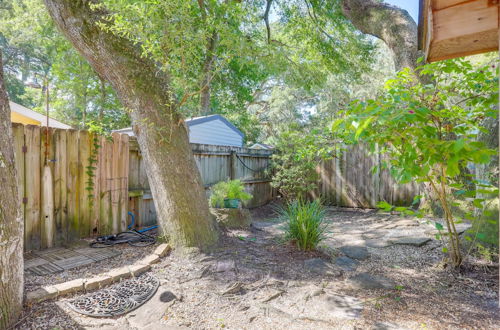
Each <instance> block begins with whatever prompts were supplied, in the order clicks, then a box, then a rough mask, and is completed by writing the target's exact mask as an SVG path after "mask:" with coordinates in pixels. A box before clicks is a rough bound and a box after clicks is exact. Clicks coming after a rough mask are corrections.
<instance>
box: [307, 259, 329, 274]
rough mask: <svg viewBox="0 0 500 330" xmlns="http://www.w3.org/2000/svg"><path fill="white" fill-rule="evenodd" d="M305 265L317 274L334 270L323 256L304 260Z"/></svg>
mask: <svg viewBox="0 0 500 330" xmlns="http://www.w3.org/2000/svg"><path fill="white" fill-rule="evenodd" d="M304 267H305V268H306V269H307V270H308V271H310V272H312V273H315V274H325V273H328V272H330V271H331V270H332V268H331V264H330V263H329V262H327V261H325V260H323V259H321V258H312V259H307V260H305V261H304Z"/></svg>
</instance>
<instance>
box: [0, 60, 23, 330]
mask: <svg viewBox="0 0 500 330" xmlns="http://www.w3.org/2000/svg"><path fill="white" fill-rule="evenodd" d="M12 146H13V141H12V127H11V122H10V107H9V100H8V98H7V92H6V89H5V85H4V79H3V67H2V54H1V52H0V187H1V188H0V329H6V328H7V327H8V326H9V325H12V323H13V322H14V321H15V320H16V319H17V318H18V316H19V314H20V313H21V310H22V303H23V286H24V273H23V268H24V267H23V235H24V234H23V226H24V224H23V219H22V217H21V212H20V210H21V209H20V204H19V198H18V195H17V194H18V192H17V179H16V167H15V164H14V150H13V148H12Z"/></svg>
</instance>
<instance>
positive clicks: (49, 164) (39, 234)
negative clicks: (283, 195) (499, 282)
mask: <svg viewBox="0 0 500 330" xmlns="http://www.w3.org/2000/svg"><path fill="white" fill-rule="evenodd" d="M12 127H13V135H14V149H15V155H16V169H17V173H18V181H19V182H18V188H19V198H20V200H21V201H22V205H21V211H22V216H23V219H24V224H25V248H26V250H37V249H44V248H47V247H52V246H61V245H64V244H65V243H67V242H71V241H73V240H76V239H79V238H84V237H91V236H97V235H107V234H111V233H117V232H120V231H124V230H126V228H127V223H128V222H129V220H128V212H129V211H130V212H132V213H133V214H134V215H135V222H136V226H146V225H150V224H153V223H155V222H156V212H155V207H154V203H153V198H152V196H151V192H150V187H149V182H148V178H147V175H146V170H145V166H144V161H143V159H142V157H141V153H140V150H139V148H138V145H137V141H136V139H135V137H130V138H129V136H128V135H126V134H118V133H114V134H113V135H112V136H111V137H110V138H106V137H102V136H97V135H94V134H92V133H89V132H87V131H78V130H64V129H52V128H51V129H50V130H49V135H48V137H49V138H48V140H47V130H46V128H45V127H39V126H31V125H28V126H24V125H21V124H13V126H12ZM47 141H48V143H47ZM191 146H192V150H193V153H194V157H195V159H196V163H197V165H198V169H199V170H200V174H201V177H202V180H203V183H204V185H205V188H206V191H207V197H208V195H209V191H210V187H211V186H212V185H214V184H215V183H217V182H219V181H224V180H227V179H240V180H241V181H242V182H243V183H244V184H245V189H246V191H247V192H249V193H250V194H252V195H253V198H252V199H251V200H250V201H248V202H247V203H246V206H247V207H256V206H261V205H264V204H266V203H268V202H269V201H270V200H272V199H273V198H274V197H276V191H275V189H273V188H272V187H271V182H270V181H271V180H270V178H269V171H268V169H269V166H270V162H271V154H272V152H270V151H268V150H259V149H249V148H237V147H226V146H215V145H202V144H191ZM382 160H383V156H380V155H373V156H369V155H368V153H367V151H366V150H365V149H364V148H363V146H361V145H357V146H353V147H350V149H348V150H347V151H344V152H342V153H339V156H338V157H337V158H333V159H331V160H329V161H325V162H323V163H322V164H321V165H320V166H319V167H318V172H319V174H320V182H319V188H318V189H317V191H316V192H315V195H316V196H320V195H321V196H322V197H323V198H324V200H325V202H326V203H328V204H331V205H338V206H348V207H375V206H376V204H377V202H379V201H381V200H386V201H387V202H389V203H392V204H396V205H398V204H406V205H408V204H409V203H411V201H412V200H413V197H414V196H415V195H416V194H418V186H417V185H416V184H407V185H398V184H396V182H395V181H394V179H393V178H392V177H391V176H390V174H389V173H388V171H386V170H379V171H376V172H372V171H371V170H372V168H373V166H374V165H376V164H380V163H381V161H382Z"/></svg>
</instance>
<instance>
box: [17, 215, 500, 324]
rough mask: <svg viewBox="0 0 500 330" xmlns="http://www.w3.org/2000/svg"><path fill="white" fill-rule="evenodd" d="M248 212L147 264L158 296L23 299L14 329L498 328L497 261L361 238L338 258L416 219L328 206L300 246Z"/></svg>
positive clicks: (435, 245)
mask: <svg viewBox="0 0 500 330" xmlns="http://www.w3.org/2000/svg"><path fill="white" fill-rule="evenodd" d="M252 214H253V218H254V223H253V224H252V227H251V228H250V229H249V230H230V231H225V232H223V233H222V234H221V237H220V244H219V246H218V247H217V249H215V250H214V251H213V252H211V253H207V254H203V253H196V252H192V253H189V254H186V253H182V254H181V253H180V252H179V251H174V252H173V253H172V254H171V255H169V256H168V257H166V258H164V259H162V261H161V262H160V263H159V264H156V265H154V266H153V269H152V273H153V274H154V275H156V276H157V277H158V278H159V279H160V282H161V285H160V289H159V291H158V292H157V295H155V296H154V297H153V298H152V299H151V301H149V302H147V303H146V304H145V305H143V306H142V307H140V308H139V309H137V310H136V311H134V312H131V313H129V314H127V315H126V316H122V317H118V318H106V319H96V318H89V317H85V316H82V315H79V314H76V313H75V312H73V311H71V310H70V309H69V308H68V307H67V305H66V302H67V301H68V299H71V297H68V298H61V299H59V300H53V301H47V302H44V303H40V304H35V305H33V306H26V309H25V312H24V313H25V314H24V318H23V319H22V321H21V322H20V323H19V325H18V328H19V329H54V328H58V329H81V328H85V329H161V328H168V327H175V328H192V329H215V328H227V329H422V328H426V329H498V328H499V325H500V318H499V315H498V306H497V301H498V294H497V292H498V268H496V267H489V266H484V265H483V266H476V265H477V263H476V262H475V260H473V259H470V260H468V263H467V264H466V265H465V266H464V267H463V269H461V270H460V271H452V270H449V269H444V268H443V266H442V265H443V263H442V259H443V254H442V252H441V248H440V243H439V242H436V241H430V242H428V243H426V244H425V245H423V246H421V247H418V246H412V245H390V246H386V247H378V248H373V247H370V246H368V247H367V250H368V253H369V256H368V258H366V259H363V260H357V261H355V262H352V264H351V266H353V268H352V269H348V270H346V269H345V268H342V267H341V266H339V265H337V264H336V259H337V258H339V257H343V259H342V260H343V261H345V260H346V258H347V257H346V256H345V255H344V254H343V253H342V252H341V249H340V247H342V246H345V245H346V244H353V243H356V244H363V242H365V243H366V242H369V241H371V240H373V239H374V237H375V239H383V237H386V236H384V235H385V234H387V232H386V231H387V230H394V229H397V228H398V226H400V227H401V232H404V233H405V234H411V233H412V232H414V233H421V232H422V231H423V230H424V229H425V228H427V227H422V226H423V225H422V224H418V225H414V224H413V223H411V222H408V221H406V220H407V219H406V220H405V221H406V222H401V221H402V219H401V218H398V217H394V216H390V215H381V214H375V213H374V212H371V211H360V210H349V211H347V210H339V209H333V208H332V209H330V210H329V211H328V219H327V221H328V222H329V228H328V237H327V239H326V240H325V241H324V242H323V243H322V246H321V249H320V251H319V252H309V253H304V252H299V251H297V250H296V248H295V247H294V246H293V245H291V244H289V243H286V242H284V241H283V236H282V235H283V228H282V224H281V223H279V221H277V220H276V219H274V214H273V212H272V207H264V208H259V209H256V210H253V211H252ZM403 220H404V219H403ZM396 223H397V224H398V225H395V224H396ZM384 228H385V229H384ZM412 228H413V229H412ZM383 230H386V231H383ZM394 232H397V231H390V232H389V233H390V234H391V237H392V236H394ZM374 233H377V235H373V234H374ZM382 234H384V235H382ZM377 237H378V238H377ZM123 248H124V249H127V247H123ZM132 250H133V249H132ZM131 253H133V252H131ZM145 253H146V252H145ZM347 260H348V259H347ZM354 278H358V279H361V280H363V281H364V280H368V281H369V280H370V279H372V278H376V279H382V280H383V282H384V283H389V286H387V285H386V286H385V287H383V288H382V287H381V288H380V289H360V288H359V286H356V285H353V279H354ZM362 284H363V283H362ZM368 284H373V283H368Z"/></svg>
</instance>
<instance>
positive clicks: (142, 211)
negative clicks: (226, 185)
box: [128, 137, 276, 226]
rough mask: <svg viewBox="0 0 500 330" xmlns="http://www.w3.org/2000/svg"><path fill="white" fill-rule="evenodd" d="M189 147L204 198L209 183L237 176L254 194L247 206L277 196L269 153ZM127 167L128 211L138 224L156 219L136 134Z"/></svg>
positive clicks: (206, 146)
mask: <svg viewBox="0 0 500 330" xmlns="http://www.w3.org/2000/svg"><path fill="white" fill-rule="evenodd" d="M191 148H192V150H193V154H194V158H195V160H196V164H197V165H198V169H199V170H200V174H201V178H202V180H203V184H204V185H205V189H206V192H207V198H208V195H209V191H210V187H211V186H212V185H214V184H215V183H217V182H219V181H224V180H227V179H240V180H241V181H242V182H243V183H244V184H245V190H246V191H247V192H249V193H250V194H252V195H253V198H252V199H251V200H250V201H248V202H246V203H245V206H246V207H257V206H261V205H264V204H266V203H268V202H269V201H270V200H272V199H273V198H274V197H275V196H276V191H275V190H274V189H273V188H272V187H271V180H270V178H269V173H268V171H267V169H268V168H269V166H270V161H271V155H272V152H270V151H268V150H259V149H249V148H238V147H229V146H217V145H207V144H196V143H192V144H191ZM129 167H130V170H129V181H128V182H129V191H130V200H129V210H130V211H132V212H133V213H134V214H135V216H136V219H135V220H136V223H137V224H138V225H140V226H146V225H150V224H153V223H154V222H155V221H156V211H155V207H154V203H153V199H152V196H151V193H150V187H149V182H148V178H147V174H146V168H145V166H144V162H143V159H142V157H141V153H140V150H139V147H138V144H137V140H136V138H135V137H131V138H130V161H129Z"/></svg>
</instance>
